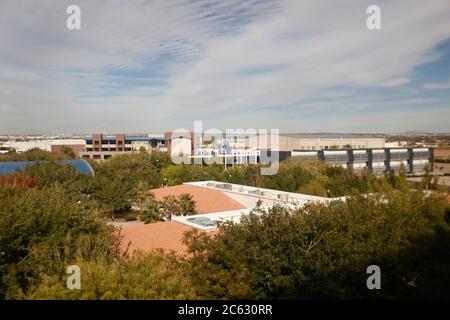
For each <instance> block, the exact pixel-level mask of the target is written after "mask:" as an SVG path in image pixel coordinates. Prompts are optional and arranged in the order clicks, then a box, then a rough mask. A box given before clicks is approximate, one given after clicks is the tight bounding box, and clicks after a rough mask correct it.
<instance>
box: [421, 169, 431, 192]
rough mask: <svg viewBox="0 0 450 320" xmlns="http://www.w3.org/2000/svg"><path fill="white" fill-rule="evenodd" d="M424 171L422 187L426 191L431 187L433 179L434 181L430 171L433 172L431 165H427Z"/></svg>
mask: <svg viewBox="0 0 450 320" xmlns="http://www.w3.org/2000/svg"><path fill="white" fill-rule="evenodd" d="M423 171H424V174H423V178H422V185H423V188H424V189H425V190H428V189H429V187H430V183H431V179H432V176H431V173H430V171H431V170H430V165H429V164H428V163H427V164H425V166H424V168H423Z"/></svg>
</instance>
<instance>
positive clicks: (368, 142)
mask: <svg viewBox="0 0 450 320" xmlns="http://www.w3.org/2000/svg"><path fill="white" fill-rule="evenodd" d="M277 140H278V141H277ZM384 144H385V139H384V138H377V137H366V136H358V135H347V136H346V135H343V136H336V135H327V134H324V135H298V136H294V135H293V136H290V135H283V134H280V135H279V136H278V137H277V138H275V139H274V137H271V136H270V135H266V134H265V135H255V136H250V137H247V138H246V139H245V146H246V147H247V148H259V149H268V150H272V151H288V152H291V151H292V150H330V149H333V150H334V149H344V148H345V149H364V148H384Z"/></svg>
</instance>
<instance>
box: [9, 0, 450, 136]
mask: <svg viewBox="0 0 450 320" xmlns="http://www.w3.org/2000/svg"><path fill="white" fill-rule="evenodd" d="M75 2H77V4H78V5H80V7H81V9H82V30H80V31H69V30H67V29H66V28H65V19H66V17H67V15H66V13H65V9H66V7H67V6H68V5H69V4H72V3H73V1H66V0H62V1H56V0H48V1H40V2H34V1H33V2H31V1H16V0H4V1H2V2H1V3H0V15H1V16H0V43H1V44H2V45H1V46H0V131H2V130H1V129H3V130H13V131H28V132H31V131H38V132H54V131H67V130H70V131H85V130H90V131H93V130H100V128H101V127H103V126H106V127H108V128H109V129H110V130H116V131H138V130H143V131H155V130H165V129H170V128H174V127H177V126H188V125H190V123H189V122H188V121H192V120H194V119H199V118H201V117H204V118H208V119H212V118H214V117H216V118H217V119H219V120H220V121H222V122H221V124H222V126H233V125H235V124H236V123H237V122H239V121H238V118H239V117H243V118H244V117H246V115H247V114H252V119H251V121H250V122H249V121H246V122H244V125H245V124H247V125H252V126H265V125H267V124H271V125H272V126H278V127H280V128H282V129H285V130H288V131H289V130H290V131H295V130H296V125H295V122H293V121H287V120H283V119H284V118H283V117H280V118H279V122H277V123H273V122H271V121H270V118H269V119H267V117H269V116H268V115H267V114H266V113H264V112H260V111H261V110H269V109H276V110H277V111H278V113H279V114H281V115H282V114H283V113H284V112H286V114H289V116H290V118H291V119H292V118H293V117H294V118H295V117H296V116H297V117H304V113H303V114H302V112H303V111H304V110H305V108H306V107H305V101H307V100H308V99H311V98H317V97H324V98H328V99H330V98H336V99H344V101H345V102H349V103H351V102H352V101H353V100H354V99H355V98H356V99H365V98H366V97H364V96H362V95H361V90H363V89H364V88H374V90H379V91H378V92H379V93H380V94H388V93H389V92H391V91H389V90H393V89H396V88H401V87H404V86H408V85H409V84H410V83H412V82H413V80H416V79H414V77H415V72H414V71H415V68H416V67H417V66H420V65H423V64H426V63H428V62H431V61H437V60H438V59H440V58H441V57H440V55H439V52H437V51H436V45H437V44H439V43H442V42H443V41H445V40H447V39H449V38H450V3H449V2H448V1H445V0H434V1H429V2H427V3H424V2H423V1H419V0H411V1H408V4H407V10H406V9H405V2H404V1H400V0H390V1H387V0H383V1H378V2H379V5H380V6H381V8H382V22H383V26H382V29H381V30H379V31H369V30H367V28H366V27H365V19H366V13H365V12H366V11H365V9H366V8H367V6H368V5H369V4H372V3H371V1H366V0H363V1H341V2H339V5H337V4H336V2H335V1H331V0H323V1H297V0H280V1H276V0H273V1H268V0H251V1H240V0H229V1H213V0H205V1H189V0H164V1H163V0H159V1H137V0H136V1H125V0H110V1H100V0H89V1H88V0H78V1H75ZM440 85H441V86H442V85H444V84H440ZM446 85H448V83H447V84H446ZM335 88H338V89H335ZM423 88H425V89H438V88H439V84H437V83H428V84H425V85H423ZM441 88H442V87H441ZM403 98H411V99H419V100H420V99H429V97H426V98H423V97H418V98H415V97H409V96H406V97H403ZM353 103H354V105H352V106H351V107H354V108H358V106H360V105H358V104H355V103H356V102H354V101H353ZM449 107H450V106H449ZM367 108H369V107H367ZM321 109H323V112H330V113H333V104H328V107H327V104H321ZM292 110H298V111H297V113H294V114H292V113H291V112H292ZM396 112H399V111H398V110H397V111H396ZM227 115H232V116H227ZM347 116H348V117H349V118H350V119H352V115H347ZM437 117H438V116H437ZM356 118H357V117H356V116H355V117H354V119H355V120H356ZM315 119H316V118H314V117H311V118H310V121H316V120H315ZM399 119H400V118H399ZM305 121H308V119H306V120H305ZM321 125H323V124H321V123H320V122H317V123H316V124H315V125H314V126H312V127H314V128H317V129H316V130H320V126H321ZM380 126H381V124H380ZM430 126H434V124H432V122H430Z"/></svg>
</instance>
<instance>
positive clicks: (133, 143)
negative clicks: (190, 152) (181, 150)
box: [80, 133, 167, 160]
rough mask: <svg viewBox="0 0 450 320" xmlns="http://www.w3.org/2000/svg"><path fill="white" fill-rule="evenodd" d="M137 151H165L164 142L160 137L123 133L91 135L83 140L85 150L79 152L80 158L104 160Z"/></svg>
mask: <svg viewBox="0 0 450 320" xmlns="http://www.w3.org/2000/svg"><path fill="white" fill-rule="evenodd" d="M139 150H146V151H151V150H160V151H167V149H166V140H165V139H164V138H162V137H149V136H132V135H125V134H123V133H121V134H116V135H103V134H93V135H92V136H89V137H86V138H85V148H84V151H82V152H80V157H81V158H91V159H94V160H105V159H109V158H111V157H112V156H113V155H116V154H126V153H133V152H138V151H139Z"/></svg>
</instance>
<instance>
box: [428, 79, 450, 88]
mask: <svg viewBox="0 0 450 320" xmlns="http://www.w3.org/2000/svg"><path fill="white" fill-rule="evenodd" d="M423 87H424V88H425V89H429V90H445V89H450V81H448V82H432V83H426V84H424V85H423Z"/></svg>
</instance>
